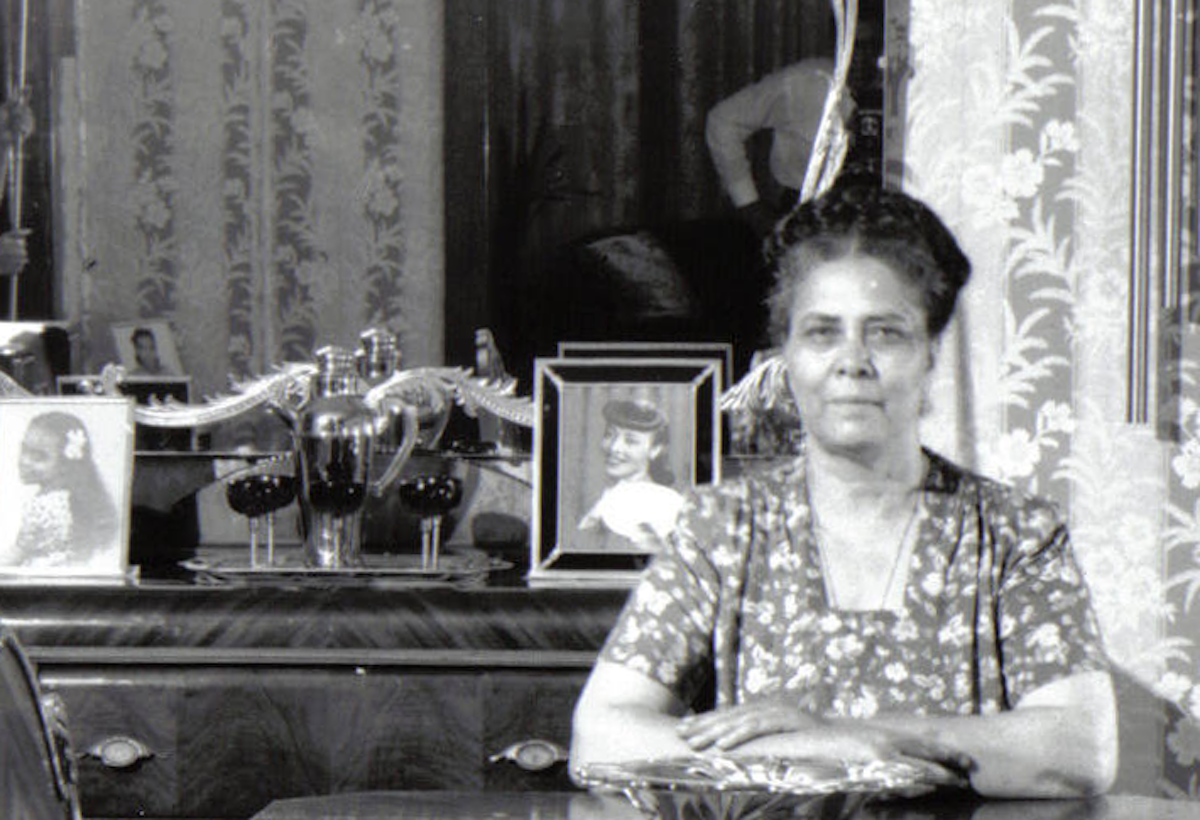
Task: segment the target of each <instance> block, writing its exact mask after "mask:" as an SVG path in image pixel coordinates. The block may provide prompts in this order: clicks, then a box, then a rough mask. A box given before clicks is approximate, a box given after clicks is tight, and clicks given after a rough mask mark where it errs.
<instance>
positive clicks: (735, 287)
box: [446, 0, 883, 375]
mask: <svg viewBox="0 0 1200 820" xmlns="http://www.w3.org/2000/svg"><path fill="white" fill-rule="evenodd" d="M882 19H883V0H870V1H868V0H863V1H862V2H861V3H860V31H859V38H858V43H857V45H856V49H855V51H856V60H855V69H854V70H853V71H852V79H851V86H852V89H853V93H854V96H855V98H856V99H857V101H858V104H859V109H860V111H859V116H858V117H857V119H856V122H855V124H854V125H852V130H863V131H865V132H867V134H866V136H865V137H863V138H860V139H858V140H856V142H855V147H854V148H853V149H852V151H851V157H850V161H852V162H855V163H856V164H858V163H864V162H865V164H868V165H869V166H870V167H871V168H872V169H874V170H877V168H878V165H879V145H878V141H877V140H872V138H871V134H878V133H879V126H880V121H881V114H880V109H881V108H882V93H881V88H882V82H881V77H880V70H879V69H878V57H879V55H880V54H881V53H882V29H883V26H882ZM446 31H447V41H446V43H447V47H446V102H447V107H446V117H447V132H446V220H447V222H446V228H447V233H446V237H447V247H446V254H447V255H446V267H447V326H446V347H447V356H448V359H449V360H450V361H462V360H469V358H470V349H469V343H470V339H471V333H470V330H471V328H473V327H477V326H488V327H491V328H493V330H494V331H495V333H496V338H497V340H498V342H499V344H500V347H501V349H502V351H503V352H504V353H505V354H506V355H507V356H508V357H509V359H510V363H511V365H512V367H513V369H514V371H515V372H517V373H518V375H524V373H522V370H527V369H529V368H530V366H531V362H532V357H533V356H535V355H550V354H552V353H553V352H554V345H555V344H556V342H557V341H559V340H563V339H588V338H634V339H653V338H657V339H684V338H693V339H695V338H703V339H705V340H722V341H728V340H730V339H729V338H728V337H730V336H734V337H736V339H737V342H738V344H737V345H736V346H737V347H738V348H739V349H738V354H739V360H740V361H741V362H743V363H744V361H745V359H746V357H747V356H748V352H749V350H750V349H751V348H752V347H754V346H756V345H757V344H758V343H759V341H760V340H759V338H758V326H759V324H760V317H759V314H760V313H761V311H759V310H758V301H759V300H760V299H761V295H762V291H763V289H764V287H765V282H764V281H763V272H762V271H761V270H759V265H758V240H757V238H756V237H755V236H754V235H753V233H752V232H751V231H749V230H748V229H747V227H746V226H745V225H743V224H741V223H739V222H737V221H736V220H734V219H733V218H732V217H733V207H732V205H731V203H730V202H729V201H728V199H726V198H725V196H724V194H723V193H722V191H721V189H720V185H719V182H718V179H717V176H716V173H715V171H714V169H713V166H712V162H711V160H710V158H709V155H708V149H707V147H706V144H705V139H704V121H705V116H706V114H707V112H708V110H709V109H710V108H711V107H712V106H713V105H714V104H715V103H716V102H718V101H719V100H721V99H723V98H724V97H726V96H728V95H729V94H731V93H733V92H734V91H736V90H738V89H740V88H742V87H743V86H745V85H747V84H749V83H751V82H754V81H756V80H758V79H761V78H762V77H763V76H765V75H766V74H768V73H770V72H771V71H774V70H776V69H778V68H781V67H783V66H785V65H788V64H791V63H793V62H795V61H797V60H800V59H803V58H807V57H815V56H823V57H827V58H832V57H833V50H834V40H835V34H836V29H835V23H834V18H833V14H832V8H831V5H830V3H829V1H828V0H755V2H750V3H747V2H744V0H709V1H708V2H704V3H687V2H680V1H679V0H670V1H668V2H655V3H632V2H620V1H619V0H583V1H581V2H571V3H561V2H551V0H452V1H451V2H449V3H447V5H446ZM761 136H762V137H763V139H762V140H759V138H758V137H756V138H755V139H754V140H752V153H751V157H752V160H753V162H754V164H755V165H756V168H757V169H759V170H761V169H762V168H763V166H764V165H765V157H766V151H765V149H766V147H767V145H768V144H769V143H768V138H767V135H765V134H764V135H761ZM759 143H761V144H759ZM767 176H768V175H767V174H765V173H762V174H758V177H759V178H765V177H767ZM764 196H771V194H770V193H765V194H764ZM597 239H599V240H603V241H605V242H607V243H608V244H606V245H605V246H602V247H601V248H600V249H597V247H595V246H594V245H592V244H591V242H592V241H593V240H597ZM614 243H615V244H614ZM614 256H619V257H620V258H621V259H623V260H625V261H627V262H628V261H630V260H632V263H633V264H636V265H639V266H640V267H641V269H642V271H643V273H644V272H645V271H646V269H647V268H656V269H657V270H655V271H652V272H651V275H650V276H651V278H653V276H658V275H661V276H677V277H680V278H681V279H682V282H678V281H677V282H675V283H674V287H672V286H670V285H667V284H663V283H661V282H660V283H658V284H659V286H657V287H654V286H652V283H651V284H650V285H648V283H647V281H646V279H645V278H643V279H641V280H640V281H638V282H634V283H631V282H629V281H627V280H626V281H614V277H613V270H612V262H613V258H614ZM617 278H619V277H617ZM647 289H649V290H650V291H652V293H646V292H645V291H646V290H647ZM722 336H724V337H726V338H724V339H722V338H720V337H722Z"/></svg>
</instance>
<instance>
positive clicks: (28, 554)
mask: <svg viewBox="0 0 1200 820" xmlns="http://www.w3.org/2000/svg"><path fill="white" fill-rule="evenodd" d="M16 547H17V554H18V555H19V556H20V561H19V563H20V564H22V565H24V566H34V567H56V566H62V565H63V564H65V563H67V560H68V559H69V558H70V556H71V551H72V538H71V495H70V493H68V492H67V491H66V490H49V491H47V492H42V493H38V494H37V495H35V496H33V497H32V498H30V499H29V500H28V501H27V502H26V504H25V508H24V511H23V512H22V515H21V529H20V531H19V532H18V533H17V542H16Z"/></svg>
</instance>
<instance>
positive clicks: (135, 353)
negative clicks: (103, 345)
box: [112, 319, 184, 376]
mask: <svg viewBox="0 0 1200 820" xmlns="http://www.w3.org/2000/svg"><path fill="white" fill-rule="evenodd" d="M112 335H113V341H114V342H115V343H116V345H117V355H118V356H119V357H120V360H121V365H122V366H123V367H124V368H125V370H126V372H127V373H128V374H129V375H130V376H182V375H184V372H183V364H182V363H181V362H180V360H179V351H178V350H177V349H176V347H175V337H174V335H173V334H172V333H171V325H170V324H169V323H168V322H166V321H164V320H162V319H145V320H142V321H138V322H115V323H114V324H113V325H112Z"/></svg>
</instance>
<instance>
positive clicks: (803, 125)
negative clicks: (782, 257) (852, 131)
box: [705, 58, 855, 237]
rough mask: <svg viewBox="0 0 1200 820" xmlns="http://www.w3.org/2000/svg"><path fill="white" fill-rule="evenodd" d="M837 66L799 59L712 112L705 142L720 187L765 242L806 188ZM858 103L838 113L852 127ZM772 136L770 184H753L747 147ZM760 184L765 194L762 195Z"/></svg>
mask: <svg viewBox="0 0 1200 820" xmlns="http://www.w3.org/2000/svg"><path fill="white" fill-rule="evenodd" d="M833 70H834V66H833V61H832V60H829V59H825V58H812V59H807V60H800V61H798V62H795V63H792V64H791V65H789V66H785V67H784V68H782V69H780V70H778V71H776V72H774V73H772V74H768V75H767V76H766V77H763V78H762V79H761V80H759V81H758V82H756V83H752V84H750V85H748V86H746V87H745V88H742V89H741V90H739V91H737V92H735V93H734V94H733V95H731V96H729V97H726V98H725V99H724V100H722V101H721V102H719V103H717V104H716V105H715V106H713V108H712V110H710V111H709V112H708V118H707V121H706V125H705V140H706V142H707V143H708V150H709V153H710V154H711V155H712V161H713V165H714V166H716V169H717V175H718V176H719V177H720V178H721V186H722V187H723V188H724V189H725V193H727V194H728V195H729V198H730V199H731V200H732V201H733V205H734V207H735V208H736V209H737V213H738V216H739V217H740V218H741V219H742V220H743V221H744V222H746V223H747V224H748V225H749V226H750V227H751V228H753V229H754V232H755V234H757V235H758V236H759V237H765V236H767V235H768V234H769V233H770V232H771V229H772V228H774V226H775V223H776V222H777V221H778V220H779V219H780V218H781V217H782V216H783V215H784V214H786V213H787V212H788V211H790V210H791V209H792V207H793V206H794V205H795V204H796V200H797V198H798V197H799V195H800V190H801V189H802V188H803V187H804V175H805V174H806V173H807V172H808V163H809V158H810V156H811V155H812V151H813V144H814V143H815V142H816V139H817V132H818V130H820V127H821V118H822V116H823V115H824V112H825V99H826V97H827V96H828V95H829V90H830V88H832V87H833ZM854 107H855V106H854V102H853V101H852V100H851V99H850V97H849V96H848V95H847V96H845V97H843V98H842V105H841V108H840V110H839V113H840V114H841V116H842V121H843V122H845V123H848V122H849V121H850V117H851V115H852V114H853V113H854ZM762 131H767V132H770V138H771V149H770V157H769V167H770V171H771V178H770V179H762V180H759V181H757V182H756V181H755V177H754V171H753V168H752V166H751V162H750V154H749V151H748V147H749V145H748V143H749V141H750V138H751V137H753V136H754V135H755V134H757V133H759V132H762ZM760 185H761V187H762V188H764V189H766V190H763V191H760Z"/></svg>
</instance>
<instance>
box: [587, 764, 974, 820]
mask: <svg viewBox="0 0 1200 820" xmlns="http://www.w3.org/2000/svg"><path fill="white" fill-rule="evenodd" d="M576 777H577V779H578V780H579V781H580V782H581V783H583V784H584V785H586V786H588V787H589V788H593V789H601V790H607V791H618V792H621V793H622V794H624V795H625V797H626V798H628V799H629V801H630V802H631V803H632V804H633V805H634V806H636V807H637V808H638V809H639V810H640V811H641V812H642V813H643V814H645V815H646V816H647V817H650V818H663V819H664V820H668V819H670V818H689V820H783V818H806V817H811V818H817V817H820V818H823V820H836V818H845V817H849V816H850V815H852V814H853V813H854V812H855V811H857V810H858V809H859V808H861V807H862V805H863V804H864V803H865V802H867V801H868V800H873V799H882V798H885V797H900V796H904V797H910V796H915V795H918V794H924V793H926V792H929V791H933V790H934V789H937V788H962V787H964V786H965V785H966V783H965V781H964V780H963V779H962V778H961V777H960V776H959V775H958V774H956V773H954V772H952V771H950V770H948V769H946V768H944V767H942V766H939V765H937V764H935V763H928V762H925V761H921V760H916V759H910V758H904V759H892V760H874V761H836V760H823V759H816V758H812V759H805V758H787V759H784V758H776V757H739V758H734V757H716V756H695V757H684V758H668V759H663V760H647V761H638V762H632V763H619V764H618V763H596V764H591V765H589V766H583V767H581V768H580V769H578V770H577V772H576Z"/></svg>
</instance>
